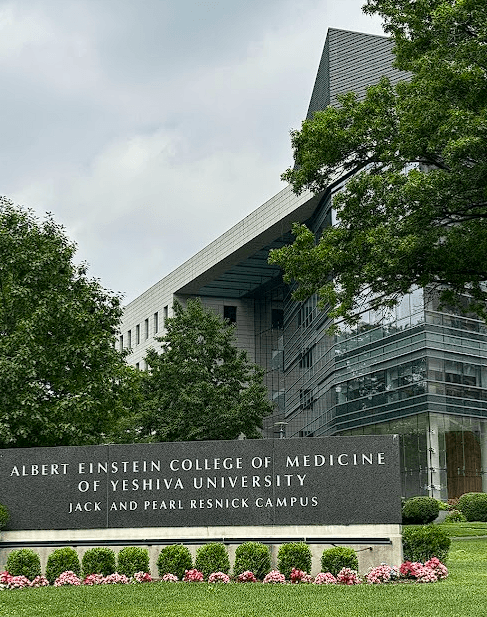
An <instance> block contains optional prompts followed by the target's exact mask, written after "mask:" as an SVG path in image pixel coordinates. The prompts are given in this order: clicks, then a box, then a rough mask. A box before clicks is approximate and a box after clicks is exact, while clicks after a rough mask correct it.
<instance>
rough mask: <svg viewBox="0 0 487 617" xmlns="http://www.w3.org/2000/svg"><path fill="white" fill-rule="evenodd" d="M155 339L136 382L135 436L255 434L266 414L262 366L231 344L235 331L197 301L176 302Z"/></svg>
mask: <svg viewBox="0 0 487 617" xmlns="http://www.w3.org/2000/svg"><path fill="white" fill-rule="evenodd" d="M173 310H174V316H173V317H171V318H169V319H167V320H166V322H165V327H166V333H165V335H164V336H162V337H160V338H159V339H158V341H159V342H160V343H161V344H162V350H161V351H162V353H160V354H159V353H157V352H156V351H155V350H154V349H151V350H149V352H148V353H147V357H146V361H147V365H148V367H149V369H150V370H149V371H148V372H147V373H145V374H144V380H143V382H142V398H143V401H144V402H143V411H142V413H141V416H140V418H139V419H140V426H141V429H140V438H142V439H147V438H150V439H153V440H154V441H194V440H201V439H236V438H237V437H238V436H239V435H240V434H243V435H245V437H247V438H256V437H260V433H259V430H258V429H259V428H262V419H263V418H264V417H265V416H266V415H268V414H269V413H271V411H272V407H271V404H270V402H269V401H268V399H267V390H266V388H265V386H264V384H263V371H262V369H260V368H259V367H257V366H255V365H253V364H251V363H250V362H249V361H248V359H247V354H246V352H245V351H242V350H238V349H237V348H236V347H235V344H234V338H235V331H234V326H232V325H231V324H230V323H228V322H227V321H223V320H222V318H221V317H220V316H218V315H216V314H215V313H213V312H212V311H211V310H207V309H205V308H204V307H203V306H202V304H201V302H200V301H199V300H188V302H187V306H186V308H183V306H182V305H181V304H179V303H178V302H176V303H175V304H174V307H173Z"/></svg>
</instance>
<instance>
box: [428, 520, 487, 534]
mask: <svg viewBox="0 0 487 617" xmlns="http://www.w3.org/2000/svg"><path fill="white" fill-rule="evenodd" d="M440 527H441V528H442V529H443V530H444V531H446V533H447V534H448V535H449V536H450V537H451V538H466V537H468V536H472V537H479V536H487V523H453V524H452V523H441V524H440Z"/></svg>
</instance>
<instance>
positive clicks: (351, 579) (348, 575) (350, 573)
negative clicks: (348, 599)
mask: <svg viewBox="0 0 487 617" xmlns="http://www.w3.org/2000/svg"><path fill="white" fill-rule="evenodd" d="M337 582H338V583H340V584H341V585H360V583H361V582H362V581H361V580H360V577H359V575H358V572H357V570H352V569H351V568H342V569H341V570H340V572H339V573H338V575H337Z"/></svg>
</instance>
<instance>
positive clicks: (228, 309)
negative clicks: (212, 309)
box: [223, 306, 237, 323]
mask: <svg viewBox="0 0 487 617" xmlns="http://www.w3.org/2000/svg"><path fill="white" fill-rule="evenodd" d="M223 318H224V319H226V320H227V321H229V322H230V323H237V307H236V306H224V307H223Z"/></svg>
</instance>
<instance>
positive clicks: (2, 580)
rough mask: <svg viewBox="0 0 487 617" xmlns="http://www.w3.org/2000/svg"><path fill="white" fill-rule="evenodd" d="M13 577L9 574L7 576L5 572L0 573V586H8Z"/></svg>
mask: <svg viewBox="0 0 487 617" xmlns="http://www.w3.org/2000/svg"><path fill="white" fill-rule="evenodd" d="M12 578H13V576H12V575H11V574H9V573H8V572H7V570H4V571H3V572H0V584H2V585H8V584H9V583H10V581H11V580H12Z"/></svg>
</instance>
